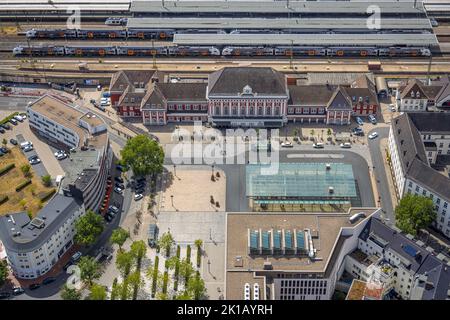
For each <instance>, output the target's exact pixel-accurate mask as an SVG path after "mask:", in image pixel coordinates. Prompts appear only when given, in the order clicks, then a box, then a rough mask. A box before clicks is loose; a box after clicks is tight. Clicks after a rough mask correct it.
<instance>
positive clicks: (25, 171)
mask: <svg viewBox="0 0 450 320" xmlns="http://www.w3.org/2000/svg"><path fill="white" fill-rule="evenodd" d="M20 170H21V171H22V173H23V175H24V176H25V177H29V176H30V175H31V166H30V165H29V164H24V165H23V166H21V167H20Z"/></svg>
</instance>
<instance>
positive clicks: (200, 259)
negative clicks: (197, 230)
mask: <svg viewBox="0 0 450 320" xmlns="http://www.w3.org/2000/svg"><path fill="white" fill-rule="evenodd" d="M201 262H202V248H201V247H197V268H200V263H201Z"/></svg>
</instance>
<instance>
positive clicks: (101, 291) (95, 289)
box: [89, 283, 108, 300]
mask: <svg viewBox="0 0 450 320" xmlns="http://www.w3.org/2000/svg"><path fill="white" fill-rule="evenodd" d="M107 297H108V295H107V294H106V289H105V287H104V286H101V285H99V284H97V283H93V284H92V286H91V292H90V293H89V300H106V298H107Z"/></svg>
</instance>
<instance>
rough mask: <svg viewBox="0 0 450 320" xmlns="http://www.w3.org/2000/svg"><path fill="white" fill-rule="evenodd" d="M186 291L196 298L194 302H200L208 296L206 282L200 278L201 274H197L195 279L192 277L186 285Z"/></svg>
mask: <svg viewBox="0 0 450 320" xmlns="http://www.w3.org/2000/svg"><path fill="white" fill-rule="evenodd" d="M186 291H187V292H188V293H189V294H190V295H191V296H193V297H194V300H200V299H203V298H205V296H206V288H205V281H203V279H202V278H200V273H199V272H197V274H196V276H195V277H190V278H189V281H188V283H187V285H186Z"/></svg>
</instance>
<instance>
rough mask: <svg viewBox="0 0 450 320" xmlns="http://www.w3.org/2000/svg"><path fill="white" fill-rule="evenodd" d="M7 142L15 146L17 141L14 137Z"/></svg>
mask: <svg viewBox="0 0 450 320" xmlns="http://www.w3.org/2000/svg"><path fill="white" fill-rule="evenodd" d="M9 143H11V144H12V145H15V146H17V145H18V142H17V140H15V139H9Z"/></svg>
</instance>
